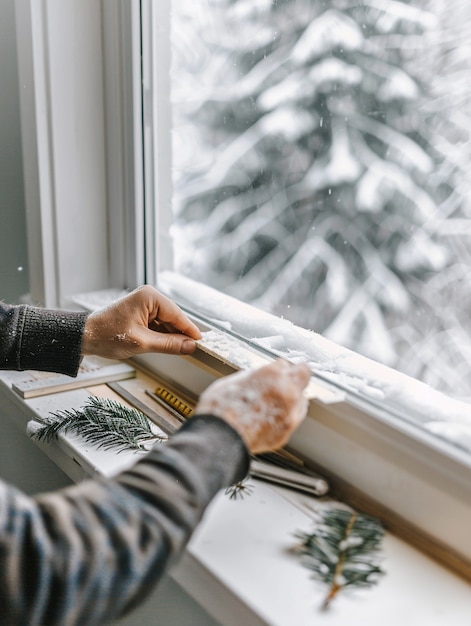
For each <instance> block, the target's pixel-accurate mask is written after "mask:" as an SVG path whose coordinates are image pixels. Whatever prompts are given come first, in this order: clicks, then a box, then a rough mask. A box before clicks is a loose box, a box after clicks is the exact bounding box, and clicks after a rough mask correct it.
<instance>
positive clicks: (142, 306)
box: [82, 285, 201, 359]
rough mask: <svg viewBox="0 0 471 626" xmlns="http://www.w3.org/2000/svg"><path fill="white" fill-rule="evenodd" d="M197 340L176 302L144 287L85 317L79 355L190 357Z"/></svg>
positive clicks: (192, 327)
mask: <svg viewBox="0 0 471 626" xmlns="http://www.w3.org/2000/svg"><path fill="white" fill-rule="evenodd" d="M200 338H201V333H200V331H199V329H198V327H197V326H195V324H193V322H191V321H190V320H189V319H188V317H187V316H186V315H185V314H184V313H183V311H182V310H181V309H180V308H179V307H178V306H177V305H176V304H175V303H173V302H172V301H171V300H169V299H168V298H167V297H166V296H164V295H163V294H161V293H160V292H159V291H157V289H154V288H153V287H151V286H149V285H144V286H142V287H138V288H137V289H135V290H134V291H132V292H131V293H130V294H128V295H126V296H125V297H123V298H121V299H120V300H117V301H116V302H114V303H113V304H111V305H110V306H108V307H106V308H105V309H101V310H100V311H95V312H94V313H91V314H90V315H89V316H88V318H87V320H86V322H85V329H84V334H83V340H82V354H84V355H86V354H95V355H97V356H102V357H106V358H111V359H125V358H128V357H131V356H134V355H136V354H142V353H144V352H164V353H166V354H191V353H192V352H193V351H194V350H195V348H196V344H195V341H194V340H195V339H200Z"/></svg>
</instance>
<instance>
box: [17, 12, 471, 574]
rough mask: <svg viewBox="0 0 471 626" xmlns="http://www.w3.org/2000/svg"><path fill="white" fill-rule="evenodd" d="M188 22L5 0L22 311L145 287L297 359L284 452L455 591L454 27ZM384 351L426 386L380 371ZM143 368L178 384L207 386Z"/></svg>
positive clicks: (386, 17)
mask: <svg viewBox="0 0 471 626" xmlns="http://www.w3.org/2000/svg"><path fill="white" fill-rule="evenodd" d="M201 7H203V3H202V1H201V0H194V1H193V2H186V1H182V2H179V3H176V2H175V3H172V4H171V3H170V0H161V1H159V2H158V3H155V2H151V1H150V0H140V1H137V0H136V1H129V0H102V2H101V3H97V2H96V1H95V0H77V2H75V1H74V2H71V3H64V2H60V1H59V0H49V1H48V2H44V3H40V4H39V3H37V2H35V1H34V0H22V1H21V2H18V3H17V5H16V8H17V19H18V26H19V33H20V36H19V41H21V42H22V43H21V46H20V48H19V50H20V52H21V54H20V58H19V63H20V66H21V67H22V68H23V74H22V76H23V78H24V79H25V80H24V81H23V82H22V83H21V84H23V85H24V89H23V90H22V118H23V120H24V122H23V130H24V154H25V159H26V162H25V165H26V167H25V173H26V178H27V182H28V186H27V204H28V214H29V239H30V242H31V245H30V255H29V256H30V262H31V265H32V268H33V270H34V272H37V274H38V277H35V278H34V277H33V278H34V280H32V281H31V282H32V286H33V288H34V289H37V293H38V294H39V295H38V296H37V297H34V299H35V300H37V301H40V302H43V303H45V304H48V305H50V306H62V305H64V304H68V303H69V302H70V297H71V296H72V295H74V294H76V293H77V292H81V291H92V290H102V289H105V288H118V289H122V288H128V287H134V286H135V285H136V284H138V283H140V282H142V281H144V280H146V281H148V282H158V285H159V286H161V287H162V288H164V289H165V290H166V291H168V292H169V293H170V294H171V295H172V296H173V297H175V299H177V300H179V301H180V302H181V303H182V304H183V305H184V306H186V307H187V308H188V310H191V313H192V314H195V315H202V314H204V315H205V316H206V318H207V320H208V319H209V323H211V324H212V325H214V326H215V327H216V328H220V329H221V330H225V331H227V333H228V334H229V335H230V334H235V335H244V336H247V335H251V336H252V337H253V338H255V339H256V340H257V342H258V344H259V345H260V349H261V350H262V351H263V350H265V351H268V352H269V353H270V354H283V355H285V356H288V357H289V358H292V359H297V358H304V359H305V358H306V350H308V352H309V355H310V356H309V355H308V361H309V362H310V365H311V367H312V368H313V371H314V374H315V375H316V376H315V378H316V380H319V381H320V382H321V383H322V384H323V385H325V386H329V385H332V386H333V388H334V389H335V390H340V392H341V393H339V394H338V395H337V397H336V398H335V401H332V402H331V403H328V402H324V401H322V400H314V401H313V402H312V404H311V409H310V419H308V420H306V422H305V424H303V427H302V429H301V430H300V431H299V432H298V433H297V434H296V437H295V438H294V439H293V446H294V447H295V449H296V450H299V451H300V452H301V453H302V454H304V455H306V456H307V457H308V458H310V459H312V460H313V461H315V462H316V463H318V464H319V466H321V467H322V468H323V469H324V471H326V472H329V473H330V474H331V475H332V476H333V479H334V480H335V481H337V485H338V487H339V489H341V488H342V485H344V487H345V489H344V491H345V490H346V491H347V492H348V496H349V497H350V499H352V500H355V499H357V500H356V501H357V502H360V503H361V505H362V506H363V505H364V503H365V500H364V498H363V496H364V495H365V494H366V495H367V496H368V498H369V499H370V501H371V502H373V503H375V506H376V508H374V507H373V509H371V510H374V512H376V513H377V512H378V507H379V511H380V512H382V513H384V515H383V517H385V518H387V519H388V523H390V527H391V528H397V529H399V531H400V532H402V529H403V527H404V522H405V521H406V522H407V525H409V526H408V527H409V530H410V529H412V530H411V531H410V533H411V534H409V537H412V538H413V539H414V540H420V541H429V544H430V545H432V546H434V551H435V554H436V555H437V556H439V557H440V558H444V559H447V555H448V553H449V552H450V551H451V552H452V553H453V554H454V555H458V556H457V557H456V558H455V559H454V563H453V565H454V566H456V567H458V569H460V570H461V571H465V572H467V573H468V575H469V571H470V566H469V563H471V551H470V550H471V548H470V547H469V541H468V540H467V539H468V534H469V533H468V529H469V524H470V523H471V506H470V504H471V457H470V455H469V449H470V448H471V443H470V441H471V435H470V430H471V427H470V413H469V404H467V403H465V402H462V401H460V398H462V397H466V396H467V391H466V387H465V384H467V380H468V378H470V379H471V376H468V373H469V366H468V363H469V362H470V361H471V359H469V358H466V357H468V356H469V355H468V354H467V352H466V351H467V347H466V346H467V345H468V344H467V341H468V335H469V332H468V330H469V326H468V321H467V315H466V313H467V310H466V307H467V297H466V293H467V291H466V290H467V284H466V273H467V268H468V264H467V252H466V239H465V237H466V227H467V223H468V222H467V204H466V199H468V200H469V192H468V188H467V185H468V182H467V179H466V176H465V174H466V168H467V161H466V159H467V153H468V152H469V149H468V150H467V146H469V144H468V143H467V137H468V135H467V133H468V130H467V129H468V128H469V125H468V118H467V117H466V109H465V107H464V103H465V102H466V99H467V93H468V92H467V91H466V83H467V82H468V81H467V80H466V75H467V74H466V71H467V70H466V67H465V68H464V69H463V64H464V63H465V62H466V55H465V51H464V49H463V48H462V47H457V46H456V45H455V42H457V41H459V40H460V37H464V36H465V35H466V34H467V30H466V28H467V24H468V23H469V22H468V21H467V19H466V18H467V17H468V13H469V9H468V8H467V6H466V4H465V3H464V2H462V3H460V2H458V1H457V2H456V3H453V4H451V3H450V2H449V3H447V4H446V5H445V4H444V3H438V2H437V3H434V2H430V3H425V0H424V2H423V3H420V4H419V0H417V2H412V3H406V2H399V1H398V2H394V1H392V0H387V1H386V0H385V1H383V2H382V1H380V0H368V1H367V0H364V1H362V2H360V1H359V0H358V1H355V2H353V3H345V2H343V1H341V0H336V1H335V2H331V3H329V9H328V10H327V9H326V7H324V3H322V2H315V3H314V2H308V1H306V2H304V1H301V0H297V1H296V0H291V1H290V0H286V1H281V0H280V1H278V2H268V1H264V0H257V1H253V0H252V1H251V2H244V1H242V0H238V1H237V2H230V3H229V2H228V3H227V4H226V2H223V1H222V0H218V1H216V0H211V1H210V0H207V1H206V2H205V3H204V10H203V9H202V8H201ZM452 7H453V8H452ZM362 16H364V19H363V18H362ZM437 17H439V19H437ZM227 23H229V24H230V28H229V30H227V31H226V30H224V29H223V26H224V24H227ZM195 24H196V25H197V30H195V28H194V26H195ZM224 28H225V26H224ZM245 29H249V30H245ZM462 32H464V35H462V34H461V33H462ZM314 35H315V36H314ZM333 36H335V37H334V39H332V37H333ZM255 40H256V41H257V45H258V48H257V49H256V50H253V49H252V48H251V47H250V42H252V41H255ZM85 42H86V45H85ZM303 42H304V43H303ZM362 42H363V43H362ZM365 42H367V43H365ZM301 43H302V44H303V45H301ZM333 45H334V48H332V46H333ZM316 46H317V48H316ZM329 46H330V48H329ZM335 46H336V47H335ZM293 50H297V52H296V55H294V52H293ZM424 50H426V51H427V52H426V53H425V52H424ZM378 51H379V52H381V54H382V55H383V56H379V57H377V55H376V53H377V52H378ZM252 52H255V54H252ZM293 55H294V56H293ZM316 55H317V56H316ZM460 55H462V56H460ZM293 59H294V60H293ZM141 61H142V63H141ZM295 62H296V64H297V65H296V66H294V65H293V64H294V63H295ZM270 64H271V65H270ZM319 64H320V67H318V66H319ZM311 65H312V67H311ZM392 66H394V72H393V73H392V74H391V73H390V71H392ZM72 67H73V68H74V72H73V73H72V72H71V71H70V68H72ZM25 68H26V70H27V71H26V73H24V72H25ZM314 69H316V71H315V72H314ZM311 70H312V72H311ZM418 70H419V71H418ZM28 71H30V75H28ZM309 76H311V78H310V79H309V80H308V78H309ZM428 77H433V81H430V80H425V78H428ZM445 81H446V82H445ZM228 85H229V86H228ZM233 85H234V87H233ZM257 85H259V87H257ZM256 87H257V89H258V90H259V91H258V92H254V89H255V88H256ZM262 87H263V89H262ZM428 89H431V90H432V96H429V95H428V92H427V90H428ZM30 90H31V91H30ZM255 93H257V94H258V95H257V97H255V95H254V94H255ZM262 96H263V98H262ZM425 96H427V97H425ZM313 97H315V98H318V99H319V101H320V102H322V103H323V104H322V105H321V110H320V113H319V111H317V109H316V107H313V106H311V105H310V104H309V102H310V100H309V99H311V100H312V98H313ZM290 99H291V100H290ZM364 99H366V100H367V104H368V107H366V106H365V107H363V105H364ZM235 103H237V106H235ZM316 103H317V100H316ZM347 104H348V106H350V107H351V110H348V111H347V109H346V107H347ZM380 104H381V107H380V106H379V105H380ZM360 105H362V106H360ZM462 105H463V106H462ZM316 106H317V104H316ZM260 107H262V108H260ZM322 107H324V108H322ZM362 107H363V108H362ZM327 109H329V110H330V109H332V110H333V111H334V115H332V111H331V114H330V116H328V115H327ZM31 120H34V125H32V126H31V127H29V126H28V123H31ZM33 126H34V127H33ZM209 131H211V132H209ZM31 138H32V139H31ZM30 160H33V161H34V163H31V162H30ZM339 163H340V165H338V164H339ZM254 173H255V177H254ZM233 176H236V178H231V177H233ZM305 179H306V180H305ZM326 180H327V181H328V183H329V185H328V186H327V185H326V184H325V183H326ZM143 182H145V185H144V186H143V185H142V183H143ZM329 190H330V193H329ZM241 203H242V204H241ZM357 204H358V207H360V208H358V207H357ZM378 206H379V207H380V208H381V210H378ZM274 209H276V211H275V213H273V211H274ZM360 209H361V210H360ZM430 214H431V215H432V217H430ZM421 220H422V221H421ZM411 226H412V227H413V228H412V230H410V227H411ZM408 228H409V230H408ZM216 235H217V236H216ZM369 237H370V238H371V239H369ZM408 237H409V238H408ZM344 241H346V242H347V243H346V244H345V243H344ZM219 242H223V245H222V246H220V244H219ZM308 244H309V245H308ZM311 244H312V247H311ZM383 244H384V245H383ZM401 250H402V251H403V252H401ZM407 250H409V252H407ZM406 252H407V253H406ZM410 252H414V254H410ZM398 259H402V260H401V261H400V263H399V261H398ZM427 259H428V263H429V265H427V264H426V261H427ZM450 259H451V261H450ZM412 262H414V263H416V264H417V268H418V269H417V270H415V269H414V270H413V271H412V270H411V269H410V268H407V267H406V265H407V263H412ZM394 263H395V265H394ZM398 263H399V265H400V268H402V269H401V270H400V271H399V269H398V267H399V265H398ZM421 264H422V265H421ZM434 264H435V265H434ZM232 268H236V269H235V270H234V271H233V269H232ZM419 270H420V271H419ZM231 272H232V274H231ZM257 277H260V280H258V278H257ZM262 279H263V280H262ZM278 281H280V282H278ZM201 283H206V284H201ZM258 283H260V288H259V285H258ZM406 283H407V285H406ZM195 285H197V286H196V287H195ZM405 285H406V286H405ZM275 286H276V287H275ZM262 287H263V289H262ZM425 287H427V289H428V291H423V288H425ZM238 289H241V291H240V292H238V291H237V290H238ZM224 292H225V293H224ZM226 294H227V295H226ZM185 298H186V300H185ZM228 298H232V299H228ZM451 303H452V304H453V306H450V304H451ZM195 305H197V306H195ZM252 305H257V306H256V307H253V306H252ZM419 305H420V306H419ZM468 308H469V307H468ZM307 314H309V316H310V315H311V314H312V316H313V317H312V318H311V317H309V318H306V317H303V316H306V315H307ZM299 316H301V317H299ZM231 318H232V319H231ZM228 320H230V323H228ZM290 320H293V321H294V322H295V323H296V325H299V328H300V329H299V330H298V328H297V326H294V325H293V324H292V323H291V322H290ZM334 320H336V322H335V324H334ZM450 320H451V321H453V322H456V324H455V325H454V326H449V325H445V322H447V324H448V322H449V321H450ZM205 323H208V322H205ZM442 323H443V328H442V327H441V326H440V324H442ZM301 327H305V328H307V329H312V330H314V331H318V332H320V333H321V334H325V335H326V336H327V337H329V333H331V334H330V336H331V337H332V338H334V339H335V340H336V341H338V342H339V343H341V344H343V345H344V346H349V347H353V348H354V349H355V350H356V352H364V353H366V354H368V355H369V356H375V357H376V358H380V357H381V359H382V361H383V362H386V363H388V364H389V365H394V368H389V367H386V366H384V365H381V364H380V363H379V362H378V363H377V362H375V361H370V360H368V359H365V358H364V357H361V356H359V355H358V354H356V353H354V352H351V351H348V350H347V349H346V348H344V347H341V346H340V345H337V344H336V343H333V342H331V341H329V340H328V339H326V338H324V337H322V336H321V335H315V334H314V333H310V332H308V331H307V330H303V329H302V328H301ZM329 328H330V330H329ZM332 329H334V330H335V329H337V330H336V333H334V332H333V330H332ZM342 329H343V330H342ZM437 329H438V330H439V331H440V332H436V330H437ZM340 330H342V333H341V332H340ZM432 331H433V332H432ZM420 332H423V337H422V340H421V341H418V339H417V337H418V333H420ZM350 341H352V342H354V343H350ZM311 342H312V343H311ZM308 344H309V345H308ZM420 346H421V347H422V348H423V350H421V352H420V353H419V352H418V348H419V347H420ZM456 346H458V348H459V350H458V352H454V351H453V350H454V349H455V348H456ZM372 347H374V348H375V349H377V353H375V354H373V355H372V354H371V348H372ZM401 350H402V352H401ZM415 350H417V354H420V356H419V357H417V359H416V363H415V364H414V362H413V359H412V357H411V356H410V355H411V354H412V355H415V352H414V351H415ZM427 350H428V352H427ZM408 351H409V352H408ZM265 354H266V352H265ZM381 354H382V355H383V356H381ZM399 354H401V357H400V358H401V359H402V362H403V364H406V365H407V364H408V362H409V361H410V362H411V364H412V365H413V366H414V368H415V369H414V370H413V371H412V372H409V373H412V374H413V376H417V377H420V376H422V374H423V372H425V370H426V369H427V368H428V369H427V375H426V376H424V378H425V379H426V380H427V382H430V383H432V385H433V387H435V388H436V389H437V391H436V392H435V391H434V390H433V389H431V388H430V387H425V386H423V385H422V384H421V383H420V382H417V381H416V380H415V379H414V378H411V377H409V376H407V375H405V374H403V373H400V372H399V369H403V370H406V367H400V366H401V363H399V361H398V359H399V357H398V356H397V355H399ZM430 354H432V356H433V358H431V357H430ZM388 355H389V356H388ZM460 355H461V356H460ZM442 356H443V358H444V359H445V361H444V364H443V366H442V365H441V364H440V366H438V361H437V366H436V368H435V369H434V368H433V367H428V366H429V365H432V366H433V365H435V362H434V360H436V359H438V358H439V357H440V358H441V357H442ZM460 358H461V360H459V359H460ZM394 359H396V361H397V362H396V361H395V360H394ZM453 359H456V362H454V361H453ZM151 360H152V366H153V367H155V368H156V369H159V368H160V369H164V370H165V371H166V372H171V375H172V376H175V377H177V378H178V379H179V380H184V382H186V383H188V384H189V385H190V384H193V383H194V382H195V381H196V382H198V381H197V379H198V376H199V374H200V373H201V372H202V371H203V370H204V368H203V367H201V368H199V369H198V367H197V366H196V367H195V363H194V361H192V360H191V359H188V360H185V359H183V360H182V359H181V358H178V359H177V361H174V360H172V358H171V357H165V358H163V357H162V358H160V357H159V356H158V355H155V357H152V359H151ZM149 362H150V361H148V363H149ZM417 363H418V364H422V365H423V367H422V365H420V366H418V365H417ZM467 368H468V369H467ZM444 372H445V373H447V374H446V375H444V374H443V373H444ZM448 373H451V374H453V375H455V376H457V377H458V378H457V379H456V385H454V384H453V381H452V379H450V378H449V376H448ZM442 383H443V384H445V383H446V385H448V387H443V386H442ZM198 384H200V382H198ZM201 384H202V385H203V384H205V382H204V381H201ZM440 388H444V389H445V390H446V391H447V392H449V393H453V395H456V397H455V398H454V399H452V398H450V397H449V396H447V395H442V394H440V393H439V391H438V390H439V389H440ZM455 392H456V394H455ZM424 425H425V426H426V428H424ZM437 435H438V436H437ZM447 441H452V442H454V443H453V445H449V444H447ZM424 538H425V539H424ZM437 546H438V547H437ZM457 562H458V564H457Z"/></svg>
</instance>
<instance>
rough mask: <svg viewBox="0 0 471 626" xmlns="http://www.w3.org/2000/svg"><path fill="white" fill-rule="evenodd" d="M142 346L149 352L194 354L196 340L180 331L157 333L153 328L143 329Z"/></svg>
mask: <svg viewBox="0 0 471 626" xmlns="http://www.w3.org/2000/svg"><path fill="white" fill-rule="evenodd" d="M140 343H141V346H142V347H143V348H144V350H145V351H146V352H147V351H149V352H160V353H162V354H192V353H193V352H194V351H195V350H196V342H195V341H194V339H190V338H189V337H187V336H186V335H183V334H180V333H156V332H155V331H153V330H149V329H143V330H142V341H141V342H140Z"/></svg>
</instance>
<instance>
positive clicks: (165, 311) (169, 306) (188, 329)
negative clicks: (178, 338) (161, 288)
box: [154, 294, 201, 339]
mask: <svg viewBox="0 0 471 626" xmlns="http://www.w3.org/2000/svg"><path fill="white" fill-rule="evenodd" d="M154 319H155V320H156V321H157V322H159V323H161V324H164V325H165V326H167V328H173V329H175V330H176V331H179V332H181V333H183V334H185V335H188V337H192V338H193V339H201V332H200V330H199V328H198V326H196V324H194V323H193V322H192V321H191V320H190V319H189V318H188V317H187V316H186V315H185V313H183V311H182V310H181V309H180V307H178V306H177V305H176V304H175V303H174V302H172V301H171V300H170V299H169V298H167V297H166V296H164V295H162V294H159V301H158V304H157V312H156V315H155V316H154Z"/></svg>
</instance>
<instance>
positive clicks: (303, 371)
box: [286, 363, 311, 389]
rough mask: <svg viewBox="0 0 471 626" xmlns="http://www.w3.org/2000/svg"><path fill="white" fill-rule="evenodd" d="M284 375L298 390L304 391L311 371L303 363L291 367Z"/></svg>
mask: <svg viewBox="0 0 471 626" xmlns="http://www.w3.org/2000/svg"><path fill="white" fill-rule="evenodd" d="M286 374H287V376H289V377H290V378H291V380H292V381H293V382H294V383H295V384H296V386H298V387H299V388H300V389H304V388H305V387H306V386H307V384H308V383H309V380H310V379H311V370H310V369H309V368H308V366H307V365H305V364H304V363H300V364H298V365H293V366H292V367H291V368H290V369H289V370H288V371H287V372H286Z"/></svg>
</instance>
